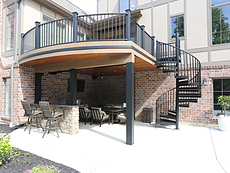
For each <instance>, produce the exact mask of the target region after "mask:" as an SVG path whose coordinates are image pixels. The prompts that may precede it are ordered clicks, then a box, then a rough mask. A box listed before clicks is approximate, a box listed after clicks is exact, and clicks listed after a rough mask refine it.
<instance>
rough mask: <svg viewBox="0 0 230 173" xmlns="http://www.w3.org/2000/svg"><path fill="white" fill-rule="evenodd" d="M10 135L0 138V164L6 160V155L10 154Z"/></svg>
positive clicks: (11, 148)
mask: <svg viewBox="0 0 230 173" xmlns="http://www.w3.org/2000/svg"><path fill="white" fill-rule="evenodd" d="M9 142H10V136H9V135H8V136H3V137H1V138H0V165H2V164H3V163H4V162H5V161H6V157H7V156H9V155H11V154H12V150H13V147H12V146H10V144H9Z"/></svg>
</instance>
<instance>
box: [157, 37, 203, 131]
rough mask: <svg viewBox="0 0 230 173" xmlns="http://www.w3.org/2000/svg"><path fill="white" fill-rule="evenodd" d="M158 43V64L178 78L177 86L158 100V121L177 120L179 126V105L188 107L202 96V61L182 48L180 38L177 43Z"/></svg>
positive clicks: (164, 70)
mask: <svg viewBox="0 0 230 173" xmlns="http://www.w3.org/2000/svg"><path fill="white" fill-rule="evenodd" d="M156 44H157V46H156V51H157V52H156V59H157V66H158V67H161V68H162V70H163V72H165V73H169V72H173V73H174V74H175V78H176V87H175V88H172V89H171V90H169V91H167V92H166V93H164V94H162V95H161V96H160V97H159V98H158V99H157V100H156V123H157V124H159V122H160V120H163V121H168V122H169V124H170V122H171V123H173V122H174V121H175V123H176V126H177V128H178V121H179V107H188V106H189V103H190V102H197V98H199V97H201V63H200V61H199V60H198V59H197V58H196V57H195V56H193V55H191V54H190V53H188V52H185V51H183V50H181V49H180V45H179V39H178V38H176V42H175V43H163V42H159V41H157V42H156Z"/></svg>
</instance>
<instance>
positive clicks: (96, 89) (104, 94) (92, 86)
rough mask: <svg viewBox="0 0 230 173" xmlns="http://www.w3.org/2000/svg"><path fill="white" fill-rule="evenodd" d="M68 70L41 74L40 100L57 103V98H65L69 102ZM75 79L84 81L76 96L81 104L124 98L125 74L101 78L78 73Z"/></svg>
mask: <svg viewBox="0 0 230 173" xmlns="http://www.w3.org/2000/svg"><path fill="white" fill-rule="evenodd" d="M69 78H70V75H69V72H62V73H61V74H60V73H57V74H56V75H51V76H48V74H45V75H43V76H42V100H46V101H49V102H50V103H51V104H57V101H58V99H59V98H66V100H67V104H69V97H70V96H69V91H68V79H69ZM77 79H81V80H84V81H85V88H84V92H78V93H77V98H78V99H81V103H82V104H88V105H89V106H99V105H105V104H106V103H114V104H122V103H124V102H125V99H126V92H125V91H126V90H125V89H126V83H125V80H126V79H125V76H110V77H109V76H108V77H107V76H106V77H104V78H103V79H101V78H97V79H92V77H91V76H89V75H82V74H78V75H77Z"/></svg>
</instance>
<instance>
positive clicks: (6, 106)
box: [3, 77, 11, 117]
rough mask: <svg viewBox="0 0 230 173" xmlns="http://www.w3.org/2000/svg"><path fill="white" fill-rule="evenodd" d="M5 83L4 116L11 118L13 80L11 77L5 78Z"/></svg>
mask: <svg viewBox="0 0 230 173" xmlns="http://www.w3.org/2000/svg"><path fill="white" fill-rule="evenodd" d="M8 80H9V81H8ZM3 83H4V111H3V115H4V116H6V117H10V113H11V105H10V104H11V88H10V87H11V78H10V77H7V78H3ZM7 92H8V93H7ZM7 100H8V102H7ZM7 103H8V104H7ZM6 109H8V110H6ZM6 112H7V113H8V114H7V113H6Z"/></svg>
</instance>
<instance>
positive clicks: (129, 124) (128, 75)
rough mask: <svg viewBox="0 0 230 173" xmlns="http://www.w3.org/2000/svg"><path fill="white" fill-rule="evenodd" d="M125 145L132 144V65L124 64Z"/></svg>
mask: <svg viewBox="0 0 230 173" xmlns="http://www.w3.org/2000/svg"><path fill="white" fill-rule="evenodd" d="M126 114H127V115H126V144H128V145H132V144H133V143H134V63H133V62H129V63H126Z"/></svg>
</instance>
